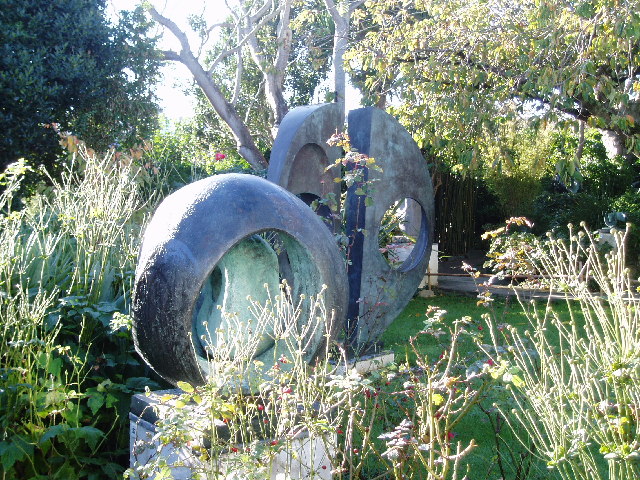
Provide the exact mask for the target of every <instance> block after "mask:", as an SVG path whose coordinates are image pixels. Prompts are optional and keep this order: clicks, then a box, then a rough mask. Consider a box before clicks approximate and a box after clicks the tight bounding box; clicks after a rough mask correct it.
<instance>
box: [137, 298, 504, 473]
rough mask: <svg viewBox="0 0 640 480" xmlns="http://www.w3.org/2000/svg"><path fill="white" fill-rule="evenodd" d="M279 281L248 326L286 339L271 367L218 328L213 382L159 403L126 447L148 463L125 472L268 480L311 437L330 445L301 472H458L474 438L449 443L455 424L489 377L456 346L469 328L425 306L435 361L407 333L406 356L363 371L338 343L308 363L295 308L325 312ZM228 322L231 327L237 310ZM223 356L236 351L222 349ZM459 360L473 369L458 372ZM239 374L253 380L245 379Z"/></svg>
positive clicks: (188, 387)
mask: <svg viewBox="0 0 640 480" xmlns="http://www.w3.org/2000/svg"><path fill="white" fill-rule="evenodd" d="M286 288H287V287H286V286H284V287H283V289H285V290H283V291H281V293H280V295H278V296H276V297H275V298H274V299H273V300H272V301H271V302H270V303H267V304H266V305H264V306H261V305H257V304H254V307H253V315H256V316H257V317H260V318H261V319H263V320H264V322H258V323H257V324H261V325H263V326H264V328H265V331H268V330H270V329H271V328H273V332H274V333H273V335H274V338H278V339H281V340H284V341H286V343H287V346H286V348H284V349H283V350H282V351H279V352H276V353H275V354H274V359H273V365H272V366H270V367H269V366H265V365H263V364H262V362H254V361H252V358H253V353H252V351H251V348H247V345H246V344H238V343H237V341H238V339H240V338H241V337H243V336H242V335H233V333H232V331H233V328H232V330H231V332H226V333H225V332H217V333H216V335H217V336H218V337H217V340H216V342H215V343H216V344H217V345H218V346H220V348H217V349H216V352H213V353H212V357H211V359H210V362H211V368H212V371H211V374H210V375H209V377H210V379H211V380H210V382H209V383H208V384H207V385H204V386H201V387H193V386H191V385H188V384H181V385H180V386H181V388H182V389H183V391H184V393H182V394H180V395H167V396H165V397H164V398H159V399H158V400H159V402H158V404H157V406H156V409H157V412H158V415H159V416H160V418H161V420H160V422H159V423H158V431H157V433H156V435H155V436H154V437H153V438H151V439H149V440H147V441H145V440H142V441H141V442H140V443H139V444H138V445H136V448H135V452H136V454H137V455H141V454H143V452H144V451H145V450H146V451H147V453H151V459H150V461H148V462H146V463H145V464H139V465H137V466H136V468H135V469H131V470H129V471H128V475H129V476H131V477H136V476H137V477H140V478H150V476H151V475H154V474H155V475H159V476H160V475H165V476H168V475H170V474H171V473H172V472H175V470H174V469H175V468H176V467H179V466H180V465H182V464H187V465H189V466H190V468H191V469H192V472H193V473H195V474H204V475H210V476H213V477H214V478H215V476H216V475H221V476H222V477H223V478H229V477H225V475H226V474H227V473H228V474H229V476H233V475H235V476H236V477H237V478H265V477H268V476H269V471H270V469H271V466H272V464H273V462H274V461H275V459H276V457H277V456H278V454H280V453H281V452H284V451H291V450H292V449H293V448H294V442H295V441H296V439H298V438H301V436H302V438H305V437H304V436H305V435H308V436H309V438H311V439H312V440H317V441H318V442H319V443H318V445H323V446H324V448H326V449H327V450H329V451H332V452H333V454H332V455H329V456H328V457H325V458H323V461H322V462H316V461H315V460H314V458H315V457H314V456H315V455H317V456H320V454H321V451H320V450H321V449H320V448H319V447H318V446H316V448H315V450H314V448H313V447H311V448H310V450H309V454H310V456H311V462H310V464H306V465H305V468H307V469H308V470H309V471H308V478H314V475H317V474H318V473H323V472H324V471H329V472H331V473H332V474H333V478H337V479H339V478H351V479H357V478H363V479H364V478H395V479H401V478H423V479H428V480H435V479H440V478H450V477H452V478H460V476H461V475H462V474H463V472H464V461H465V458H466V456H467V454H468V453H469V452H470V451H472V450H473V448H474V447H475V443H474V441H473V440H469V441H465V442H462V441H460V440H456V439H455V433H454V430H453V429H454V428H455V427H456V425H458V424H459V422H460V421H461V420H462V419H463V418H464V417H465V416H466V415H467V414H468V413H469V411H470V409H471V407H472V406H473V405H475V404H476V403H477V402H479V400H480V399H481V398H482V396H483V394H484V392H486V391H487V389H488V388H489V386H490V385H491V383H492V380H491V378H490V377H489V376H488V375H487V374H486V373H485V372H484V370H483V368H484V365H483V361H482V359H479V360H478V359H475V358H474V361H475V360H477V361H475V363H474V362H473V361H472V362H469V361H468V359H466V358H463V356H462V354H460V353H459V350H458V345H459V342H460V340H461V339H462V338H463V337H465V336H468V335H469V330H470V326H471V325H472V321H471V319H470V318H464V319H461V320H459V321H456V322H453V323H448V322H444V321H443V320H444V319H443V312H441V311H439V310H437V309H434V310H431V311H429V312H428V317H427V319H426V321H425V328H424V330H423V331H422V332H421V333H420V334H419V336H433V337H435V338H440V339H442V342H443V343H444V344H446V345H447V346H446V347H443V350H442V354H441V355H440V358H439V359H437V360H435V361H433V359H431V360H430V359H429V358H427V357H426V356H425V355H422V354H420V353H418V351H417V349H416V347H415V345H416V343H417V341H418V340H417V338H412V339H411V340H410V345H411V346H412V348H413V349H414V353H415V356H416V358H417V361H416V363H415V364H413V365H409V364H408V363H406V364H401V365H400V366H392V367H391V368H388V369H383V370H381V371H379V372H377V373H374V374H373V375H372V376H370V377H369V378H365V377H363V376H362V375H360V374H359V373H357V372H356V371H355V370H348V369H347V368H346V367H347V365H346V358H345V357H344V356H343V355H344V352H343V351H342V352H341V350H340V347H339V346H329V345H328V346H327V351H326V352H325V354H326V355H327V356H328V355H329V353H330V351H331V350H332V349H333V348H336V350H335V351H336V352H341V353H340V354H339V355H338V357H337V358H336V357H334V358H336V360H337V364H332V363H329V362H326V361H319V362H316V363H315V364H314V365H313V366H311V367H309V366H308V365H306V364H305V362H304V361H303V359H302V356H301V355H300V352H301V351H303V349H304V343H305V342H306V338H307V335H308V332H307V333H304V332H302V331H301V328H311V329H312V330H313V328H314V327H313V325H304V326H300V325H298V324H297V323H298V322H297V320H296V319H297V318H299V316H300V308H309V309H310V310H309V311H310V312H311V313H310V315H309V318H315V317H317V316H321V317H322V318H326V317H327V315H328V312H326V310H324V305H323V302H322V297H321V295H320V296H318V297H317V298H315V299H311V300H310V301H308V300H305V301H304V303H303V302H301V303H300V304H298V305H294V304H292V303H291V300H290V298H291V296H290V292H288V291H286ZM228 318H230V324H231V325H233V320H232V319H233V318H234V317H233V316H230V317H228ZM267 321H268V322H269V324H268V325H267ZM324 323H325V324H326V325H328V324H329V323H330V322H327V321H325V322H324ZM235 328H242V325H238V326H237V327H235ZM330 347H331V348H330ZM229 352H236V353H235V354H234V356H233V357H231V356H230V355H229ZM238 352H242V353H241V354H240V355H238ZM483 358H484V359H486V357H483ZM467 363H473V366H472V367H471V368H467V367H468V365H467ZM337 367H341V368H342V371H338V369H337ZM256 373H257V375H256ZM247 378H252V379H253V382H252V381H250V385H247ZM247 387H249V388H247ZM203 440H205V441H203ZM206 440H210V442H209V443H207V442H206ZM163 445H171V447H172V448H173V449H174V450H176V451H180V452H181V454H182V455H183V458H182V461H181V462H179V463H176V462H172V460H171V459H170V458H167V457H166V456H163V454H162V451H161V448H160V447H162V446H163ZM143 463H144V462H143ZM225 472H226V473H225ZM289 473H290V472H289V471H287V472H284V476H287V475H288V474H289ZM236 477H234V478H236ZM287 478H288V477H287ZM305 478H307V477H305Z"/></svg>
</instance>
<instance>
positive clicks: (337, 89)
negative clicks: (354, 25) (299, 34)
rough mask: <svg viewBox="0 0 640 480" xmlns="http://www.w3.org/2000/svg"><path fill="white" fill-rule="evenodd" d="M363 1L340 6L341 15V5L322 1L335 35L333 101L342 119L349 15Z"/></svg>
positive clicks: (345, 86) (345, 85)
mask: <svg viewBox="0 0 640 480" xmlns="http://www.w3.org/2000/svg"><path fill="white" fill-rule="evenodd" d="M363 3H364V0H355V1H353V2H348V3H347V4H346V5H345V6H342V10H343V13H341V12H340V7H341V4H340V2H339V3H338V5H336V4H335V3H334V0H324V4H325V6H326V7H327V11H328V12H329V14H330V15H331V18H332V19H333V23H334V25H335V33H334V35H333V91H334V94H335V101H336V102H337V103H339V104H340V107H341V109H342V118H343V119H344V118H345V95H346V91H347V75H346V72H345V70H344V54H345V53H346V51H347V46H348V43H349V20H350V19H351V15H352V14H353V12H354V11H355V9H356V8H358V7H359V6H360V5H362V4H363Z"/></svg>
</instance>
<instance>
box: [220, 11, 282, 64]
mask: <svg viewBox="0 0 640 480" xmlns="http://www.w3.org/2000/svg"><path fill="white" fill-rule="evenodd" d="M280 10H281V8H277V9H275V10H274V11H272V12H271V13H270V14H269V15H266V16H265V17H263V18H262V19H261V20H260V22H259V23H258V24H256V25H253V24H252V23H251V25H253V26H252V27H251V28H250V30H248V31H246V29H242V27H241V26H240V19H239V17H238V16H237V15H234V17H235V18H236V20H237V21H238V24H237V25H236V28H238V29H240V30H241V31H242V33H243V34H244V37H242V38H241V39H239V40H238V43H237V45H236V46H235V47H233V48H231V49H228V50H225V51H223V52H220V54H219V55H218V56H217V57H216V58H215V59H214V60H213V62H212V63H211V66H210V67H209V70H208V72H209V73H213V71H214V70H215V68H216V67H217V66H218V64H219V63H220V62H221V61H223V60H224V59H225V58H227V57H229V56H231V55H233V54H235V53H238V52H239V51H240V50H241V49H242V47H243V46H245V45H246V44H247V43H249V41H250V40H252V38H255V35H256V32H257V31H258V30H259V29H260V28H262V27H263V26H264V25H265V24H266V23H268V22H270V21H271V20H273V19H274V18H275V17H276V16H277V15H278V14H279V13H280ZM256 48H257V40H256ZM260 58H261V59H262V62H264V58H262V57H260ZM256 63H257V64H258V68H260V70H261V71H262V68H261V65H262V63H258V62H256Z"/></svg>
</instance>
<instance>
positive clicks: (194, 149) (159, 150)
mask: <svg viewBox="0 0 640 480" xmlns="http://www.w3.org/2000/svg"><path fill="white" fill-rule="evenodd" d="M212 140H214V139H212V138H210V137H209V135H207V133H206V129H205V128H204V127H202V126H200V125H199V124H198V123H197V121H196V120H191V121H181V122H178V123H176V124H173V125H166V126H165V128H164V129H160V130H156V131H155V132H154V134H153V136H152V137H151V138H150V140H149V141H147V142H145V144H144V148H143V150H144V152H143V155H142V157H141V160H142V162H143V164H144V165H145V166H146V168H147V169H149V170H150V171H151V172H154V174H155V175H159V176H160V178H161V180H160V181H156V182H155V184H156V185H158V186H160V187H161V188H162V189H163V191H162V195H163V196H164V195H166V194H168V193H170V192H172V191H174V190H177V189H178V188H180V187H182V186H184V185H187V184H188V183H190V182H192V181H195V180H198V179H200V178H204V177H205V176H208V175H213V174H216V173H230V172H243V173H249V172H251V171H252V170H251V168H250V166H249V164H248V163H247V162H246V161H245V160H244V159H242V158H241V157H240V156H239V155H238V153H237V152H236V149H235V147H234V146H229V145H227V144H226V143H225V142H223V144H222V145H219V144H215V143H210V141H212Z"/></svg>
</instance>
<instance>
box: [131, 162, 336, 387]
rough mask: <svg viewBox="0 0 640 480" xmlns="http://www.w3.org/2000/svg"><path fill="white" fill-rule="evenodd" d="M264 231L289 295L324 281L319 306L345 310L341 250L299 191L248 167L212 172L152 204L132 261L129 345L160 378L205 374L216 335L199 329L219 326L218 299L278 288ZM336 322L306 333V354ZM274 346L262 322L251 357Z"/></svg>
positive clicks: (231, 301) (242, 301)
mask: <svg viewBox="0 0 640 480" xmlns="http://www.w3.org/2000/svg"><path fill="white" fill-rule="evenodd" d="M264 232H272V233H273V232H275V234H276V235H277V236H278V238H279V247H282V248H284V249H285V251H286V254H287V257H288V259H287V265H288V270H289V271H288V272H287V275H288V277H289V281H290V282H291V283H293V286H292V291H293V296H294V298H298V297H299V296H300V295H301V294H305V295H306V296H307V297H310V296H315V295H317V294H318V293H319V292H320V290H321V289H322V287H323V285H326V286H327V289H326V290H325V293H324V300H325V305H326V307H327V311H331V310H333V311H334V314H335V318H337V319H340V318H344V316H345V315H346V305H347V291H348V286H347V280H346V273H345V268H344V260H343V259H342V257H341V255H340V252H339V250H338V247H337V246H336V245H335V242H334V240H333V237H332V234H331V232H330V231H329V229H327V228H326V226H325V225H324V224H323V222H322V220H321V219H320V218H319V217H318V216H317V215H316V214H315V213H313V212H312V211H311V209H309V207H308V206H307V205H306V204H305V203H304V202H303V201H301V200H300V199H298V198H297V197H296V196H295V195H293V194H292V193H290V192H287V191H286V190H284V189H283V188H281V187H279V186H277V185H275V184H273V183H271V182H269V181H267V180H264V179H262V178H259V177H255V176H252V175H239V174H228V175H218V176H214V177H210V178H206V179H204V180H200V181H198V182H195V183H192V184H190V185H188V186H186V187H183V188H182V189H180V190H178V191H177V192H175V193H173V194H172V195H170V196H169V197H167V198H166V199H165V200H164V201H163V202H162V204H161V205H160V206H159V207H158V209H157V211H156V213H155V214H154V216H153V219H152V220H151V222H150V224H149V225H148V227H147V229H146V231H145V234H144V238H143V242H142V246H141V250H140V256H139V261H138V267H137V270H136V284H135V291H134V303H133V314H134V319H135V320H134V329H133V335H134V341H135V345H136V349H137V351H138V352H139V353H140V355H141V356H142V357H143V359H144V360H145V361H146V362H147V363H148V364H149V365H150V366H151V367H152V368H153V369H154V370H155V371H156V372H157V373H158V374H160V375H161V376H162V377H163V378H165V379H166V380H168V381H169V382H171V383H173V384H176V383H177V382H178V381H186V382H189V383H191V384H194V385H199V384H203V383H204V382H205V381H206V379H207V365H208V361H207V350H208V349H214V348H216V344H215V341H214V340H211V338H212V337H213V335H210V336H209V341H204V340H203V336H206V334H207V333H209V334H211V333H212V332H214V331H217V330H219V329H221V328H222V329H224V328H227V327H228V325H227V324H226V323H225V319H224V318H223V316H222V315H221V314H220V311H219V310H218V308H217V307H218V306H220V308H221V309H222V310H223V311H227V312H242V311H246V308H248V305H249V302H248V301H247V300H246V297H247V294H251V295H253V296H254V297H255V298H256V300H257V301H258V302H261V301H262V300H265V299H266V293H265V294H261V293H260V292H261V291H262V290H264V286H263V285H264V284H267V285H268V286H269V289H270V291H271V292H273V290H274V289H277V288H278V286H279V283H280V280H281V276H282V275H281V273H282V272H280V273H279V269H278V267H279V265H278V256H279V255H278V254H277V253H276V252H275V249H274V245H272V244H270V243H269V242H268V241H267V240H265V238H263V237H261V236H260V235H259V234H261V233H264ZM280 254H281V253H280ZM276 292H277V290H276ZM260 295H264V296H263V297H260ZM261 303H262V302H261ZM243 309H244V310H243ZM304 321H306V320H305V319H304V318H302V319H300V320H299V322H304ZM241 322H244V324H243V325H244V327H245V328H244V333H243V334H244V335H246V336H247V337H246V338H247V339H248V338H249V337H250V336H251V335H252V332H254V331H256V330H258V327H259V326H258V325H256V324H255V323H252V322H255V320H251V319H241ZM338 323H339V322H333V324H331V325H326V326H324V327H325V328H324V329H323V328H320V329H319V330H320V331H315V332H314V333H313V338H310V339H309V340H308V342H307V345H308V348H307V350H306V351H305V352H304V355H305V359H306V360H307V361H309V362H310V361H312V360H313V359H314V358H316V357H317V355H319V354H320V353H321V352H322V347H323V346H324V343H325V342H326V340H327V337H326V333H327V331H328V332H329V337H331V336H334V335H335V334H336V332H337V329H338V328H339V327H340V325H338ZM280 346H281V345H278V341H276V340H274V339H273V338H272V337H270V336H269V332H264V334H263V337H262V338H260V339H258V341H257V348H256V350H255V357H254V358H256V359H259V360H261V361H263V362H264V363H265V364H266V366H267V368H268V366H269V363H270V362H271V363H272V362H273V355H274V353H273V352H274V349H276V348H279V347H280ZM232 353H233V352H232Z"/></svg>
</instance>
